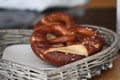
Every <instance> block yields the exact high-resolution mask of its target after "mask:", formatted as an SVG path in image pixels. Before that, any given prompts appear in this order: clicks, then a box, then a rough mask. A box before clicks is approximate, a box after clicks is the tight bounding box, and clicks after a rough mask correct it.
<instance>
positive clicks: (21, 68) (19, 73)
mask: <svg viewBox="0 0 120 80" xmlns="http://www.w3.org/2000/svg"><path fill="white" fill-rule="evenodd" d="M87 26H90V27H95V28H97V29H98V30H99V31H100V32H101V33H102V34H103V35H104V37H105V45H104V48H103V50H102V51H101V52H99V53H97V54H95V55H92V56H90V57H87V58H84V59H82V60H79V61H76V62H73V63H70V64H67V65H65V66H62V67H59V68H57V69H53V70H40V69H35V68H32V67H28V66H25V65H21V64H18V63H14V62H10V61H8V60H4V59H2V56H3V51H4V49H5V48H6V47H7V46H9V45H14V44H29V37H30V35H31V32H32V30H25V29H19V30H12V29H11V30H10V29H9V30H0V77H1V78H0V80H2V79H3V80H87V79H89V78H91V77H92V76H95V75H100V74H101V71H102V70H105V69H107V68H112V62H113V61H114V59H115V58H116V56H117V54H118V46H117V44H118V36H117V34H116V33H114V32H113V31H111V30H108V29H106V28H103V27H99V26H93V25H87Z"/></svg>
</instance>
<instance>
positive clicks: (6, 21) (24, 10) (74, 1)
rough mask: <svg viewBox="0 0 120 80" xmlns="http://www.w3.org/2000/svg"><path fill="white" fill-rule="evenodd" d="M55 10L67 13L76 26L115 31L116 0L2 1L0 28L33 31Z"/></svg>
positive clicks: (0, 6) (0, 5)
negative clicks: (97, 26) (37, 23)
mask: <svg viewBox="0 0 120 80" xmlns="http://www.w3.org/2000/svg"><path fill="white" fill-rule="evenodd" d="M55 11H64V12H68V13H69V14H70V15H72V16H73V19H74V20H75V22H76V24H91V25H99V26H104V27H106V28H109V29H111V30H113V31H116V0H64V1H63V0H0V29H23V28H25V29H32V28H33V26H34V24H35V23H36V22H37V21H38V20H39V19H40V18H42V17H43V16H45V15H47V14H49V13H51V12H55Z"/></svg>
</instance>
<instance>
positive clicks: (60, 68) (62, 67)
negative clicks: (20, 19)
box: [0, 24, 119, 74]
mask: <svg viewBox="0 0 120 80" xmlns="http://www.w3.org/2000/svg"><path fill="white" fill-rule="evenodd" d="M81 26H88V27H94V28H96V29H98V30H104V31H107V32H109V33H111V34H112V35H113V36H114V39H115V40H114V42H113V43H112V44H111V45H110V46H109V47H108V48H106V49H104V50H102V51H101V52H98V53H97V54H94V55H91V56H89V57H86V58H84V59H82V60H78V61H75V62H72V63H69V64H67V65H64V66H61V67H56V68H55V69H52V70H47V71H45V70H41V69H40V70H39V69H36V68H33V67H30V66H26V65H22V64H18V63H15V64H18V65H21V66H26V67H28V68H32V69H35V70H38V71H43V72H46V73H47V74H51V73H54V72H58V71H61V70H64V69H67V68H69V67H71V66H73V65H74V64H77V63H78V62H79V63H82V62H85V61H88V60H89V59H91V58H93V57H97V56H99V55H102V54H104V53H106V52H109V51H110V50H111V49H113V48H114V46H115V45H116V44H117V43H118V40H119V36H118V34H116V33H115V32H114V31H112V30H110V29H107V28H105V27H103V26H97V25H88V24H82V25H81ZM12 30H18V31H20V30H25V31H28V30H29V31H32V29H1V30H0V31H3V32H6V31H8V32H9V31H10V32H11V31H12ZM3 60H4V59H3ZM9 62H11V61H9ZM11 63H14V62H11Z"/></svg>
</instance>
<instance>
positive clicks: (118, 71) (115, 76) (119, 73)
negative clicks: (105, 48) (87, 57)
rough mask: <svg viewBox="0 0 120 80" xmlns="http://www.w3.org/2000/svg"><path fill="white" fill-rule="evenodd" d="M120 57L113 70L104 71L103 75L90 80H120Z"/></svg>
mask: <svg viewBox="0 0 120 80" xmlns="http://www.w3.org/2000/svg"><path fill="white" fill-rule="evenodd" d="M119 61H120V55H118V57H117V59H116V60H115V61H114V63H113V68H112V69H108V70H106V71H102V74H101V75H99V76H95V77H93V78H92V79H90V80H120V62H119Z"/></svg>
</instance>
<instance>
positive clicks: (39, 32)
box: [30, 12, 104, 66]
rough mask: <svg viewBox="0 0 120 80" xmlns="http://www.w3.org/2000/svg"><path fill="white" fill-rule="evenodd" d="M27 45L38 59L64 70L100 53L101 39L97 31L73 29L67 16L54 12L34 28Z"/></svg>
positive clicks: (93, 29) (87, 28) (102, 41)
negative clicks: (29, 45)
mask: <svg viewBox="0 0 120 80" xmlns="http://www.w3.org/2000/svg"><path fill="white" fill-rule="evenodd" d="M53 15H55V16H54V17H53ZM60 16H61V17H60ZM63 16H64V18H63ZM66 18H67V19H66ZM71 22H72V24H69V23H71ZM30 43H31V47H32V49H33V51H34V52H35V54H36V55H37V56H38V57H40V58H41V59H43V60H44V61H46V62H48V63H51V64H53V65H55V66H63V65H65V64H68V63H71V62H74V61H77V60H80V59H82V58H85V57H88V56H90V55H93V54H95V53H97V52H99V51H101V50H102V48H103V45H104V38H103V36H102V34H100V32H99V31H98V30H97V29H95V28H92V27H87V26H76V25H75V24H74V22H73V20H72V18H71V17H70V15H68V14H67V13H63V12H56V13H53V14H50V15H48V16H46V17H45V18H43V19H41V20H40V21H39V22H38V23H37V24H36V25H35V28H34V31H33V33H32V35H31V38H30Z"/></svg>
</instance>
